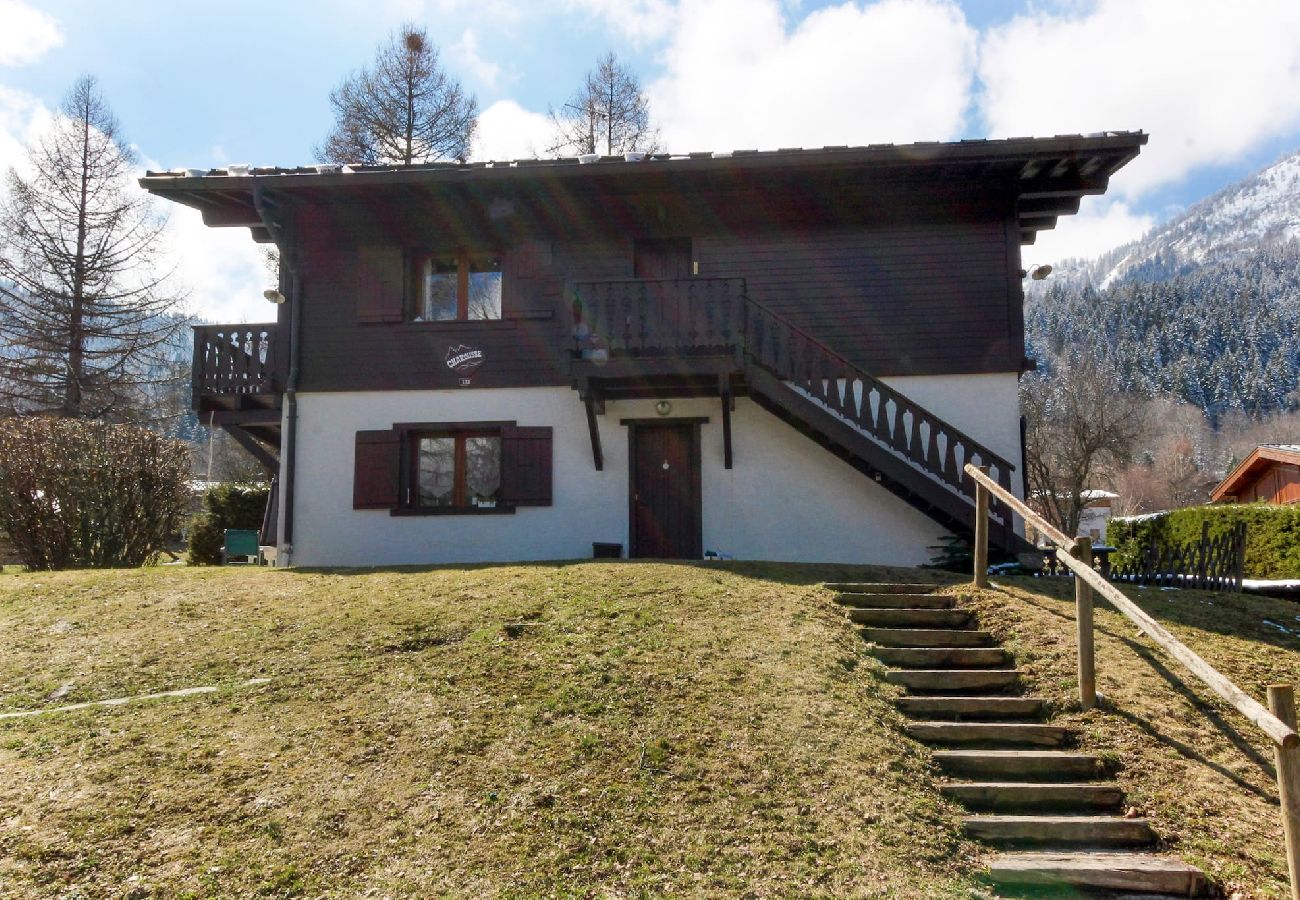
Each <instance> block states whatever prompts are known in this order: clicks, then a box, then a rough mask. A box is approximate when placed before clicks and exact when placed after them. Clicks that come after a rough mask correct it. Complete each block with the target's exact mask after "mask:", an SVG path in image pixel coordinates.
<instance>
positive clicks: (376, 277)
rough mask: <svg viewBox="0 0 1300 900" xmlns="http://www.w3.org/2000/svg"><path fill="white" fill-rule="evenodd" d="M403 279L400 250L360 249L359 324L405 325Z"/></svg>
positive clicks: (357, 284)
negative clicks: (403, 319) (394, 323)
mask: <svg viewBox="0 0 1300 900" xmlns="http://www.w3.org/2000/svg"><path fill="white" fill-rule="evenodd" d="M404 275H405V269H404V266H403V254H402V250H401V248H400V247H361V248H360V249H359V251H358V253H357V268H356V292H357V321H358V322H400V321H402V306H403V304H402V294H403V288H404V286H405V281H406V279H405V277H404Z"/></svg>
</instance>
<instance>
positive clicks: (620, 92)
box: [548, 53, 659, 156]
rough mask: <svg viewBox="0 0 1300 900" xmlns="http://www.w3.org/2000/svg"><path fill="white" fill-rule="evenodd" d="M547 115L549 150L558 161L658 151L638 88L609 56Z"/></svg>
mask: <svg viewBox="0 0 1300 900" xmlns="http://www.w3.org/2000/svg"><path fill="white" fill-rule="evenodd" d="M550 114H551V123H552V125H553V126H554V127H555V135H554V138H553V140H552V143H551V146H550V147H549V148H548V150H549V151H550V152H551V153H553V154H556V155H561V154H579V153H597V152H602V151H603V152H604V153H605V154H607V155H611V156H612V155H614V154H618V153H626V152H629V151H644V152H647V153H653V152H654V151H655V150H656V149H657V148H658V143H659V131H658V129H656V128H653V127H651V125H650V104H649V102H648V101H647V100H646V96H645V94H644V93H643V92H642V90H641V83H640V81H638V80H637V77H636V75H635V74H634V73H633V72H632V70H631V69H628V68H627V67H626V66H622V65H620V64H619V62H618V59H617V58H616V57H615V56H614V54H613V53H606V54H605V55H604V56H603V57H601V58H600V59H599V60H597V62H596V68H595V70H593V71H591V72H588V73H587V78H586V81H584V82H583V85H582V88H581V89H579V91H578V92H577V93H576V94H574V95H573V97H572V98H571V99H570V100H569V102H568V103H565V104H564V105H563V106H561V107H560V108H559V109H558V110H556V109H552V110H551V111H550Z"/></svg>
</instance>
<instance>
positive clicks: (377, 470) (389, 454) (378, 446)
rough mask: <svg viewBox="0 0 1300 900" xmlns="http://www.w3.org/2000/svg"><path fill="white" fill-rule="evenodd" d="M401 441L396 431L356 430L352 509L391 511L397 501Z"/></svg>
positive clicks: (398, 496) (398, 500)
mask: <svg viewBox="0 0 1300 900" xmlns="http://www.w3.org/2000/svg"><path fill="white" fill-rule="evenodd" d="M401 448H402V438H401V434H400V433H398V432H397V431H395V430H392V429H390V430H388V431H358V432H357V452H356V458H355V464H354V468H353V472H352V508H353V509H393V508H395V507H396V506H397V505H398V504H399V502H400V499H401V498H400V489H399V486H398V471H399V470H400V468H401V459H402V449H401Z"/></svg>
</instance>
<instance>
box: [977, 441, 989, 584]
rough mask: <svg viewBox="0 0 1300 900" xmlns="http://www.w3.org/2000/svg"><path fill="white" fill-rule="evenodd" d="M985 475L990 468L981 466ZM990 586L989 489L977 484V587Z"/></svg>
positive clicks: (980, 468)
mask: <svg viewBox="0 0 1300 900" xmlns="http://www.w3.org/2000/svg"><path fill="white" fill-rule="evenodd" d="M979 470H980V471H981V472H983V473H984V474H985V475H987V474H988V473H989V467H988V466H980V467H979ZM988 586H989V489H988V488H986V487H985V486H984V485H983V484H981V483H980V482H978V481H976V482H975V587H977V588H986V587H988Z"/></svg>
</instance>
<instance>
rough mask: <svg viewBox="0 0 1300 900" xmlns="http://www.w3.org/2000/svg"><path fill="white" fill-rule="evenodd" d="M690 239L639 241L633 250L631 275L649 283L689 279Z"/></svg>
mask: <svg viewBox="0 0 1300 900" xmlns="http://www.w3.org/2000/svg"><path fill="white" fill-rule="evenodd" d="M691 268H692V260H691V239H690V238H668V239H654V240H639V241H637V242H636V245H635V246H634V248H633V259H632V274H633V276H634V277H636V278H645V279H649V280H651V281H672V280H674V279H677V278H690V277H691Z"/></svg>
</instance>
